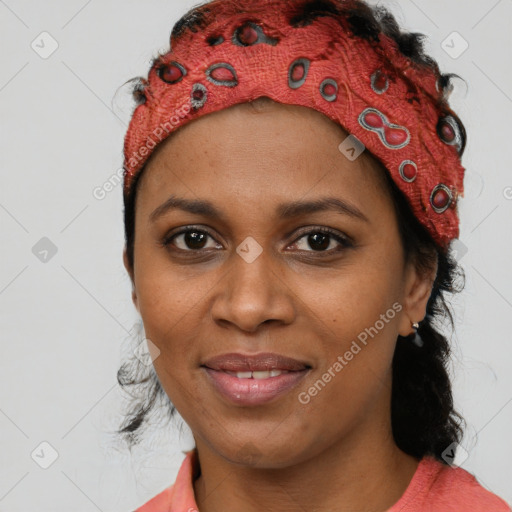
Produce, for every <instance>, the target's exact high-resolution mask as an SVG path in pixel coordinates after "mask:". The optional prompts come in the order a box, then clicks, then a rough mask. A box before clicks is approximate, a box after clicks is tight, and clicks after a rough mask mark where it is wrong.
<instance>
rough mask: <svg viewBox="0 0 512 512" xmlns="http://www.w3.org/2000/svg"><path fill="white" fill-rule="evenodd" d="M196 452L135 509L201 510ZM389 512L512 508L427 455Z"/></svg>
mask: <svg viewBox="0 0 512 512" xmlns="http://www.w3.org/2000/svg"><path fill="white" fill-rule="evenodd" d="M196 454H197V452H196V451H195V450H191V451H189V452H186V457H185V459H184V460H183V462H182V464H181V467H180V469H179V471H178V475H177V477H176V481H175V483H174V485H171V486H169V487H167V488H166V489H164V490H163V491H162V492H161V493H160V494H158V495H157V496H155V497H154V498H152V499H151V500H149V501H148V502H147V503H146V504H145V505H143V506H142V507H140V508H138V509H137V510H136V511H135V512H198V508H197V504H196V500H195V497H194V487H193V485H192V483H193V481H194V476H195V475H196V474H197V473H198V469H199V468H198V462H197V456H196ZM386 512H511V508H510V507H509V505H507V503H506V502H505V501H503V500H502V499H501V498H499V497H498V496H496V495H495V494H493V493H492V492H490V491H488V490H487V489H485V488H484V487H482V486H481V485H480V484H479V483H478V481H477V480H476V478H475V477H474V476H473V475H472V474H471V473H468V472H467V471H466V470H465V469H462V468H455V467H451V466H446V465H444V464H442V463H441V462H439V461H437V460H436V459H434V458H433V457H424V458H423V459H421V461H420V463H419V464H418V468H417V469H416V472H415V473H414V475H413V477H412V479H411V481H410V483H409V485H408V487H407V489H406V490H405V492H404V494H403V495H402V497H401V498H400V499H399V500H398V501H397V502H396V503H395V504H394V505H393V506H392V507H391V508H390V509H388V510H387V511H386Z"/></svg>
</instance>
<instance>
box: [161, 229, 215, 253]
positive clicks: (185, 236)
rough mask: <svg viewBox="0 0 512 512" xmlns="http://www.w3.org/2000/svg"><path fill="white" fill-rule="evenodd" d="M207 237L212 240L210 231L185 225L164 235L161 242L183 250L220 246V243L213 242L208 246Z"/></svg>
mask: <svg viewBox="0 0 512 512" xmlns="http://www.w3.org/2000/svg"><path fill="white" fill-rule="evenodd" d="M208 238H211V239H212V240H214V238H213V237H212V236H211V235H210V233H209V232H208V231H206V230H204V229H197V228H194V227H187V228H186V229H183V230H181V231H179V232H178V233H174V234H173V235H168V236H166V237H165V239H164V240H163V242H162V245H163V246H164V247H168V246H169V245H174V246H176V247H177V248H178V249H179V250H181V251H185V252H193V251H200V250H202V249H208V248H222V246H221V245H220V244H213V246H210V247H208V246H207V241H208Z"/></svg>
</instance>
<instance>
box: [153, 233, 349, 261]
mask: <svg viewBox="0 0 512 512" xmlns="http://www.w3.org/2000/svg"><path fill="white" fill-rule="evenodd" d="M189 232H196V233H204V234H206V235H208V236H209V237H210V238H212V239H213V240H215V237H214V236H213V235H212V234H211V233H210V232H209V231H208V230H206V229H204V228H201V229H199V228H197V227H195V226H187V227H186V228H184V229H182V230H181V231H178V232H177V233H173V234H172V235H166V236H165V237H164V239H163V240H162V243H161V245H162V246H163V247H164V248H169V246H171V244H172V241H173V240H174V239H175V238H177V237H178V236H180V235H184V234H186V233H189ZM316 233H322V234H324V235H329V236H330V237H332V238H333V239H334V240H336V241H337V242H338V243H339V244H340V245H341V246H342V249H343V248H345V249H346V248H349V247H352V246H353V243H352V242H351V240H350V239H349V238H348V237H346V236H342V235H340V234H339V233H338V232H337V231H333V230H332V229H329V228H325V227H314V228H311V229H308V230H307V231H302V232H300V233H299V236H298V238H296V239H295V241H294V242H293V244H296V243H297V242H298V241H299V240H301V239H302V238H304V237H305V236H307V235H311V234H316ZM342 249H339V248H338V249H330V250H328V251H300V250H299V252H308V253H309V252H311V253H315V254H317V255H320V256H321V255H332V254H333V253H335V252H339V251H341V250H342ZM173 250H176V251H179V252H182V253H200V252H204V251H205V250H204V249H173Z"/></svg>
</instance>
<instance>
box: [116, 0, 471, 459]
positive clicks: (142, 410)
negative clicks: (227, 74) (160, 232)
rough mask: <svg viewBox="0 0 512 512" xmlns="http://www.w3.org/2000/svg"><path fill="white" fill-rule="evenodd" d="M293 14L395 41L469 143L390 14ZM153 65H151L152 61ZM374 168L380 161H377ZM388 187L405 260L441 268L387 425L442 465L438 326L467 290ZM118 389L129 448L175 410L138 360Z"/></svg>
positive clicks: (446, 435)
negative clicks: (159, 415)
mask: <svg viewBox="0 0 512 512" xmlns="http://www.w3.org/2000/svg"><path fill="white" fill-rule="evenodd" d="M210 3H211V2H205V3H203V4H201V5H199V6H196V7H195V8H193V9H191V10H190V11H189V12H188V13H187V14H185V15H184V16H183V17H182V18H181V19H180V20H179V21H178V22H177V23H176V25H175V26H174V28H173V32H172V34H173V36H175V37H179V35H181V34H182V33H183V32H184V31H185V30H192V31H197V30H199V29H200V28H201V23H202V16H201V11H200V9H201V8H203V7H204V6H205V5H206V6H207V5H208V4H210ZM297 6H298V12H297V15H296V16H295V17H294V18H293V20H290V22H291V23H292V24H295V25H296V26H299V25H304V24H309V23H311V22H312V21H313V20H314V19H315V18H317V17H319V16H332V15H337V16H338V15H340V14H343V15H345V16H346V17H347V20H348V21H349V23H350V27H351V29H352V31H353V33H354V35H355V36H357V37H361V38H364V39H367V40H372V41H379V34H381V33H384V34H386V35H387V36H389V37H391V38H392V39H393V40H394V41H396V43H397V45H398V48H399V50H400V51H401V52H402V53H403V54H404V55H405V56H407V57H408V58H410V59H411V60H412V61H413V62H415V63H416V64H418V65H420V66H424V67H426V68H429V69H431V70H432V71H433V72H434V73H435V74H436V75H437V76H438V78H439V79H438V84H439V87H440V90H441V92H442V99H441V100H440V101H441V105H442V106H443V107H444V109H445V110H446V111H447V112H449V113H450V114H451V115H452V116H453V117H454V119H455V121H456V122H457V124H458V126H459V130H460V133H461V136H462V144H461V150H460V156H462V154H463V152H464V149H465V144H466V131H465V129H464V125H463V124H462V122H461V121H460V119H459V118H458V117H457V115H456V114H455V113H454V112H453V111H452V110H451V109H450V108H449V106H448V103H447V101H446V99H447V98H448V96H449V94H450V93H451V91H452V90H453V86H452V84H451V78H452V77H457V78H460V77H459V76H458V75H456V74H441V73H440V71H439V67H438V65H437V63H436V61H435V60H433V59H432V58H431V57H429V56H427V55H425V53H424V49H423V38H424V37H425V35H423V34H420V33H408V32H402V31H401V29H400V27H399V25H398V23H397V21H396V19H395V18H394V16H393V15H392V14H391V13H390V12H389V11H388V10H387V9H386V8H384V7H382V6H376V7H371V6H369V5H368V4H366V3H365V2H364V1H362V0H356V1H355V2H350V3H349V4H345V2H344V1H343V0H297ZM155 61H156V59H155ZM135 80H138V83H137V84H136V85H135V87H134V88H133V96H134V99H135V100H136V101H137V102H141V101H144V97H143V95H142V94H141V83H142V84H143V83H144V81H143V79H135ZM377 162H378V163H380V162H379V161H378V160H377ZM381 167H382V168H383V169H384V171H383V173H384V175H385V176H386V181H385V182H386V184H387V185H388V190H389V193H390V195H391V197H392V199H393V204H394V207H395V211H396V214H397V219H398V224H399V231H400V237H401V241H402V244H403V249H404V254H405V256H406V259H407V260H408V261H414V262H415V264H416V266H417V268H418V269H419V270H420V271H424V272H428V271H429V270H430V269H433V268H434V265H435V264H436V262H437V266H438V270H437V275H436V278H435V281H434V283H433V287H432V293H431V296H430V298H429V301H428V303H427V315H426V317H425V319H424V320H423V321H422V322H421V323H420V327H419V328H418V331H417V332H418V334H419V335H420V336H421V338H422V340H423V346H421V347H420V346H417V345H416V344H414V343H411V340H410V339H409V337H402V336H398V339H397V345H396V349H395V353H394V357H393V363H392V364H393V368H392V397H391V423H392V430H393V436H394V439H395V442H396V444H397V446H398V447H399V448H400V449H401V450H403V451H404V452H406V453H408V454H409V455H412V456H414V457H416V458H422V457H424V456H426V455H430V456H433V457H435V458H436V459H437V460H439V461H440V462H442V463H444V464H447V463H448V462H447V461H446V460H445V459H444V458H443V457H442V453H443V451H444V450H445V449H446V448H447V447H448V446H449V445H450V444H452V443H454V442H455V443H457V444H458V443H459V442H460V440H461V438H462V436H463V424H464V420H463V418H462V416H460V415H459V414H458V413H457V412H456V411H455V409H454V405H453V397H452V388H451V382H450V377H449V374H448V364H449V361H450V345H449V343H448V339H447V338H446V337H445V336H444V335H443V334H441V330H442V329H443V325H442V323H443V321H444V320H448V324H449V327H450V328H451V329H453V327H454V321H453V316H452V313H451V311H450V307H449V304H448V303H447V301H446V297H445V295H446V294H447V293H457V292H460V291H461V290H462V289H463V287H464V272H463V270H462V269H461V268H460V267H459V266H458V263H457V261H456V260H455V259H454V258H453V256H452V255H451V253H450V251H449V250H448V249H442V248H441V247H440V246H438V245H437V244H436V243H435V242H434V240H433V239H432V237H431V236H430V234H429V233H428V232H427V231H426V229H425V228H424V227H423V226H422V225H421V224H420V223H419V221H418V220H417V219H416V217H415V216H414V214H413V213H412V211H411V209H410V206H409V203H408V201H407V198H406V197H405V196H404V195H403V194H402V193H401V192H400V190H399V189H398V187H397V186H396V185H395V183H394V182H393V180H392V178H391V177H390V175H389V173H388V172H386V171H385V168H384V167H383V166H381ZM141 175H142V172H140V173H138V175H137V176H136V178H135V180H134V183H133V186H132V188H131V192H130V194H129V195H128V196H127V197H125V198H124V207H125V208H124V223H125V241H126V250H127V258H128V262H129V265H130V267H131V268H132V269H133V263H134V254H133V247H134V237H135V230H134V225H135V202H136V194H137V183H138V180H139V179H140V176H141ZM117 378H118V382H119V384H120V386H121V387H122V388H123V389H124V390H126V391H127V392H128V393H129V395H130V397H131V399H130V402H131V403H130V408H129V410H128V412H127V414H126V416H125V418H124V421H123V422H122V424H121V425H120V428H119V430H117V431H116V434H118V435H120V436H122V437H123V438H124V440H125V441H126V442H127V444H128V446H129V447H130V449H131V447H132V446H133V445H134V444H136V443H138V442H139V440H140V434H141V431H142V430H143V428H142V427H143V425H144V424H145V422H146V420H147V417H148V416H149V413H150V411H151V410H152V409H154V408H155V404H157V403H162V404H163V407H164V412H165V414H164V416H165V418H167V419H168V420H169V419H170V418H172V417H173V415H174V414H175V412H176V409H175V407H174V405H173V404H172V403H171V402H170V400H169V399H168V398H167V396H166V394H165V391H164V390H163V388H162V386H161V384H160V382H159V380H158V377H157V374H156V372H155V370H154V368H153V365H148V366H145V365H144V364H142V363H141V362H140V361H139V360H138V359H137V358H136V357H133V356H132V357H131V358H128V360H127V361H125V362H124V363H123V364H122V366H121V367H120V369H119V371H118V374H117ZM160 412H162V411H160Z"/></svg>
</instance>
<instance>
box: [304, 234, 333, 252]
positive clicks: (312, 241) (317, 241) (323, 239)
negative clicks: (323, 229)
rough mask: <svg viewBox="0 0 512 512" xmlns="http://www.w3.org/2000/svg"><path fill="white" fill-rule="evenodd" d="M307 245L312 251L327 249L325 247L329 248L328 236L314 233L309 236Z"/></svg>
mask: <svg viewBox="0 0 512 512" xmlns="http://www.w3.org/2000/svg"><path fill="white" fill-rule="evenodd" d="M308 243H309V245H310V246H311V248H312V249H320V250H321V249H327V247H329V235H326V234H324V233H314V234H312V235H309V237H308ZM315 245H316V247H315Z"/></svg>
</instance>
